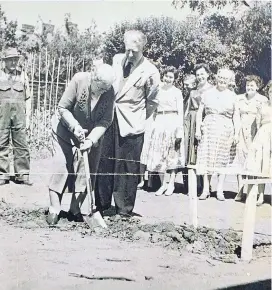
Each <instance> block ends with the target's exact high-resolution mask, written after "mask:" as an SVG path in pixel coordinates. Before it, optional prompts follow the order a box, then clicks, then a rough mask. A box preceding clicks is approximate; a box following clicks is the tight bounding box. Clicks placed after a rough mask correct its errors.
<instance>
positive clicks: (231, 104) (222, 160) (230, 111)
mask: <svg viewBox="0 0 272 290" xmlns="http://www.w3.org/2000/svg"><path fill="white" fill-rule="evenodd" d="M232 76H233V74H232V72H231V71H230V70H229V69H219V70H218V73H217V77H216V87H214V88H212V89H210V90H208V91H206V92H204V93H203V95H202V98H201V103H200V106H199V110H198V113H197V120H196V138H197V139H198V140H200V143H199V146H198V150H197V162H196V169H197V174H198V175H204V186H203V191H202V194H201V196H200V197H199V199H206V198H207V197H209V196H210V189H209V186H210V181H211V177H212V175H213V174H219V178H218V185H217V199H218V200H220V201H223V200H225V197H224V193H223V184H224V180H225V174H226V173H227V170H228V165H229V164H230V161H232V160H233V159H234V156H231V152H233V151H232V150H231V147H232V145H233V142H234V143H237V141H238V133H239V127H240V120H239V119H240V118H239V111H238V108H237V106H236V103H237V102H236V100H237V95H236V94H235V93H234V92H233V91H231V90H229V88H228V87H229V84H230V82H231V79H232ZM203 113H205V117H204V120H203V122H202V115H203Z"/></svg>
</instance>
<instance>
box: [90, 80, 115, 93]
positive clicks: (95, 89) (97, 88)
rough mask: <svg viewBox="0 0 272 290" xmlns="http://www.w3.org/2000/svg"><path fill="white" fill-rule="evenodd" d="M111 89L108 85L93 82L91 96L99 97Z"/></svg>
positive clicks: (96, 81) (98, 81)
mask: <svg viewBox="0 0 272 290" xmlns="http://www.w3.org/2000/svg"><path fill="white" fill-rule="evenodd" d="M110 88H111V85H110V84H107V83H105V82H103V81H101V80H97V79H96V80H95V81H94V82H93V84H92V94H93V95H94V96H101V95H102V94H104V93H105V92H107V91H108V90H109V89H110Z"/></svg>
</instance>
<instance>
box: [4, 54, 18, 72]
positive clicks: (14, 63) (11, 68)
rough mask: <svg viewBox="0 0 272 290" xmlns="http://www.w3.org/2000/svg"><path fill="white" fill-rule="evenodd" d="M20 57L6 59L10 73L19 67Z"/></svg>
mask: <svg viewBox="0 0 272 290" xmlns="http://www.w3.org/2000/svg"><path fill="white" fill-rule="evenodd" d="M18 62H19V57H10V58H7V59H5V67H6V69H7V70H9V71H14V70H15V69H16V67H17V65H18Z"/></svg>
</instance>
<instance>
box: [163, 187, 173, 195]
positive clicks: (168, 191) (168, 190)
mask: <svg viewBox="0 0 272 290" xmlns="http://www.w3.org/2000/svg"><path fill="white" fill-rule="evenodd" d="M174 190H175V186H174V185H168V188H167V190H166V192H165V195H166V196H170V195H172V194H173V193H174Z"/></svg>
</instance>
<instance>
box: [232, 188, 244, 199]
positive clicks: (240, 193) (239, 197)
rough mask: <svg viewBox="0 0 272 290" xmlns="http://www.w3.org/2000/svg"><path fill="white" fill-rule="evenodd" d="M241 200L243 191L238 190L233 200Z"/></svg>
mask: <svg viewBox="0 0 272 290" xmlns="http://www.w3.org/2000/svg"><path fill="white" fill-rule="evenodd" d="M242 199H243V191H242V190H240V191H239V192H238V193H237V195H236V196H235V198H234V200H235V201H241V200H242Z"/></svg>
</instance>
